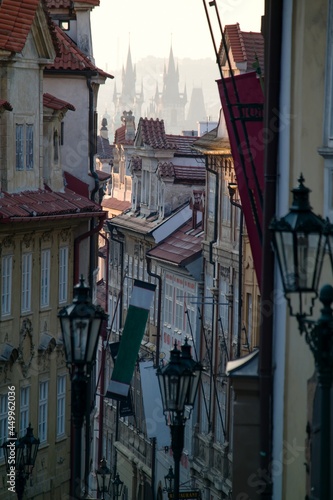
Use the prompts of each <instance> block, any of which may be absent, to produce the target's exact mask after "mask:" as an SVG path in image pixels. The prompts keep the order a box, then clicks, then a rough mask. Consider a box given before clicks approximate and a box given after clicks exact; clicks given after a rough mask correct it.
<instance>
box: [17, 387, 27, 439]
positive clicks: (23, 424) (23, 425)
mask: <svg viewBox="0 0 333 500" xmlns="http://www.w3.org/2000/svg"><path fill="white" fill-rule="evenodd" d="M23 393H25V396H24V397H23ZM23 400H24V401H23ZM29 417H30V386H29V385H26V386H23V387H21V388H20V433H19V436H20V437H22V436H24V435H25V433H26V430H27V428H28V426H29V420H30V419H29Z"/></svg>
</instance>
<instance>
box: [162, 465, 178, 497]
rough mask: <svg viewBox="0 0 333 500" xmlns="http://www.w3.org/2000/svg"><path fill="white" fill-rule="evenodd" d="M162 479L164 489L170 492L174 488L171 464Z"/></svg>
mask: <svg viewBox="0 0 333 500" xmlns="http://www.w3.org/2000/svg"><path fill="white" fill-rule="evenodd" d="M164 481H165V491H166V492H167V493H172V492H173V490H174V481H175V475H174V473H173V468H172V467H171V466H170V467H169V472H168V473H167V475H166V476H164Z"/></svg>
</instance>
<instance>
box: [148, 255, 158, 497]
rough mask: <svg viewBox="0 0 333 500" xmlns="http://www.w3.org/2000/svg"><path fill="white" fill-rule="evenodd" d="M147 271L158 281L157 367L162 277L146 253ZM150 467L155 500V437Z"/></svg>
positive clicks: (156, 362) (156, 360)
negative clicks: (154, 269) (153, 268)
mask: <svg viewBox="0 0 333 500" xmlns="http://www.w3.org/2000/svg"><path fill="white" fill-rule="evenodd" d="M146 262H147V273H148V274H149V276H152V277H153V278H155V279H157V281H158V296H157V301H158V303H157V328H156V353H155V368H158V365H159V359H160V345H161V344H160V339H161V309H162V278H161V276H159V275H158V274H156V273H154V272H153V271H152V270H151V258H150V257H148V256H147V255H146ZM151 455H152V458H151V459H152V467H151V483H152V485H151V486H152V493H153V499H152V500H155V482H156V438H153V439H152V451H151Z"/></svg>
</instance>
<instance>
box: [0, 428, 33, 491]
mask: <svg viewBox="0 0 333 500" xmlns="http://www.w3.org/2000/svg"><path fill="white" fill-rule="evenodd" d="M32 431H33V429H32V427H31V425H30V424H29V427H28V428H27V432H26V434H25V436H23V437H21V438H19V439H17V438H16V436H15V439H13V438H9V439H8V441H6V442H5V443H3V445H2V448H3V451H4V456H5V463H6V470H7V474H8V480H9V481H10V483H9V484H11V483H12V482H14V484H15V491H16V495H17V498H18V499H19V500H22V498H23V493H24V488H25V485H26V482H27V479H28V478H29V477H30V475H31V474H32V470H33V468H34V466H35V462H36V456H37V452H38V447H39V439H37V438H35V436H34V435H33V432H32Z"/></svg>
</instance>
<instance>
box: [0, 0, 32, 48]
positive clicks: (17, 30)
mask: <svg viewBox="0 0 333 500" xmlns="http://www.w3.org/2000/svg"><path fill="white" fill-rule="evenodd" d="M38 4H39V0H3V1H2V2H1V3H0V19H1V26H0V49H3V50H8V51H10V52H21V50H22V49H23V47H24V45H25V42H26V39H27V36H28V34H29V31H30V29H31V25H32V23H33V20H34V18H35V14H36V10H37V7H38Z"/></svg>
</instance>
